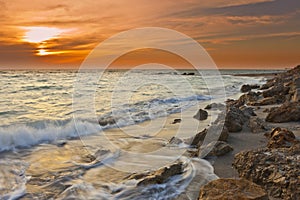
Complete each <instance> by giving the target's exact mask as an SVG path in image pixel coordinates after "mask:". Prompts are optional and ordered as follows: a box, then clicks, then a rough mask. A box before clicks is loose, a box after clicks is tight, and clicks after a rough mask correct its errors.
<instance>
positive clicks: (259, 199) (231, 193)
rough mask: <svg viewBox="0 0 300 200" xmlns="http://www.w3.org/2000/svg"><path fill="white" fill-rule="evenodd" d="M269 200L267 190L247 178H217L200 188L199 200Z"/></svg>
mask: <svg viewBox="0 0 300 200" xmlns="http://www.w3.org/2000/svg"><path fill="white" fill-rule="evenodd" d="M217 199H231V200H241V199H243V200H267V199H268V195H267V193H266V192H265V190H264V189H263V188H262V187H261V186H259V185H257V184H255V183H252V182H250V181H248V180H245V179H229V178H227V179H225V178H222V179H217V180H214V181H211V182H209V183H208V184H206V185H204V186H203V187H202V188H201V189H200V194H199V200H217Z"/></svg>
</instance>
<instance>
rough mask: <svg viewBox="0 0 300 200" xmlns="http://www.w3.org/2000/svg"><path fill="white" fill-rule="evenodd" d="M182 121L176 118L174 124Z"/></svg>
mask: <svg viewBox="0 0 300 200" xmlns="http://www.w3.org/2000/svg"><path fill="white" fill-rule="evenodd" d="M180 122H181V119H174V121H173V122H172V124H177V123H180Z"/></svg>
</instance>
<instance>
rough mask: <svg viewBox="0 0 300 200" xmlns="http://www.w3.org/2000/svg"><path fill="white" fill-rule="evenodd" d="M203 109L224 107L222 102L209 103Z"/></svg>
mask: <svg viewBox="0 0 300 200" xmlns="http://www.w3.org/2000/svg"><path fill="white" fill-rule="evenodd" d="M204 109H206V110H210V109H213V110H223V109H225V105H224V104H222V103H211V104H208V105H207V106H206V107H205V108H204Z"/></svg>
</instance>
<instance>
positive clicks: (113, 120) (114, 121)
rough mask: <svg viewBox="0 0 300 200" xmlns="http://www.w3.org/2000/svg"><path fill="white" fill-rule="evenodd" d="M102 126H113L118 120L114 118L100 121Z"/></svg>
mask: <svg viewBox="0 0 300 200" xmlns="http://www.w3.org/2000/svg"><path fill="white" fill-rule="evenodd" d="M98 122H99V124H100V126H107V125H113V124H115V123H116V120H115V119H114V118H112V117H108V118H103V119H99V121H98Z"/></svg>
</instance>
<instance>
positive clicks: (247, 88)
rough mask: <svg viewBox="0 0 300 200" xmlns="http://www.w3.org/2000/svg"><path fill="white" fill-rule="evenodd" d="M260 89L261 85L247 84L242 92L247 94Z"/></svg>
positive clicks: (243, 86)
mask: <svg viewBox="0 0 300 200" xmlns="http://www.w3.org/2000/svg"><path fill="white" fill-rule="evenodd" d="M258 88H260V86H259V85H248V84H245V85H242V87H241V92H243V93H246V92H249V91H251V90H252V89H258Z"/></svg>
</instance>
